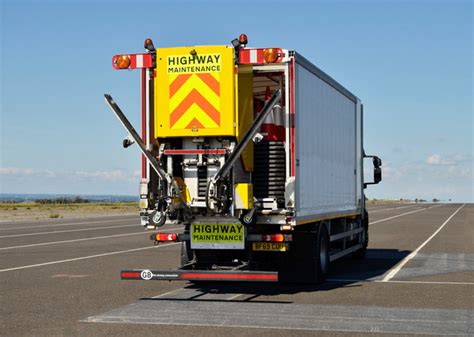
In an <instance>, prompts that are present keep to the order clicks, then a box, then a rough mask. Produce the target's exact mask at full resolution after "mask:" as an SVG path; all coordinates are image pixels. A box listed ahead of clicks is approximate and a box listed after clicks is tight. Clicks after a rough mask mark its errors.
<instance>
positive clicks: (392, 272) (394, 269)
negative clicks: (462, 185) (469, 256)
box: [382, 204, 466, 282]
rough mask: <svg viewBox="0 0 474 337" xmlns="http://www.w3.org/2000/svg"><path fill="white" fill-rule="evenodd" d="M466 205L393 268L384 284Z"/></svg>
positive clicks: (383, 280) (384, 279) (385, 278)
mask: <svg viewBox="0 0 474 337" xmlns="http://www.w3.org/2000/svg"><path fill="white" fill-rule="evenodd" d="M465 205H466V204H463V205H462V206H460V207H459V208H458V209H457V210H455V211H454V213H452V214H451V215H450V216H449V217H448V218H447V219H446V221H445V222H443V224H442V225H441V226H440V227H439V228H438V229H437V230H436V231H435V232H434V233H433V234H432V235H431V236H430V237H429V238H428V239H426V240H425V241H424V242H423V243H422V244H421V245H420V246H418V248H417V249H415V250H414V251H413V252H411V253H410V254H409V255H407V256H406V257H405V258H404V259H403V260H402V261H400V262H399V263H398V264H397V265H395V267H393V268H392V269H391V270H389V271H388V273H387V275H385V277H384V278H383V279H382V282H387V281H390V280H391V279H392V278H393V277H395V275H396V274H397V273H398V272H399V271H400V270H401V269H402V268H403V267H404V266H405V265H406V264H407V263H408V262H409V261H410V260H411V259H413V258H414V257H415V256H416V254H418V252H419V251H420V250H421V249H422V248H423V247H424V246H426V245H427V244H428V243H429V242H430V241H431V239H433V238H434V237H435V236H436V234H438V233H439V232H440V231H441V230H442V229H443V228H444V226H446V225H447V224H448V222H449V221H450V220H451V219H452V218H453V217H454V216H455V215H456V214H457V213H458V212H459V211H460V210H461V209H462V208H463V207H464V206H465Z"/></svg>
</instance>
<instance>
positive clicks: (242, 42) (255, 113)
mask: <svg viewBox="0 0 474 337" xmlns="http://www.w3.org/2000/svg"><path fill="white" fill-rule="evenodd" d="M247 44H248V41H247V36H246V35H245V34H242V35H240V37H239V38H237V39H234V40H232V41H231V44H230V45H217V46H185V47H172V48H155V46H154V44H153V42H152V40H151V39H146V40H145V44H144V47H145V50H146V51H145V52H144V53H141V54H119V55H115V56H113V58H112V66H113V68H114V69H117V70H123V69H139V70H140V71H141V94H142V102H141V117H142V125H141V130H140V134H139V133H138V132H137V131H136V130H135V129H134V127H133V126H132V125H131V124H130V122H129V120H128V119H127V117H126V116H125V114H124V113H123V112H122V110H121V109H120V108H119V106H118V105H117V103H116V102H115V101H114V99H113V98H112V97H111V96H110V95H105V98H106V103H107V104H108V105H109V107H110V108H111V110H112V111H113V112H114V113H115V115H116V116H117V117H118V119H119V121H120V122H121V124H122V125H123V126H124V127H125V130H126V132H127V134H128V135H127V137H126V138H125V139H124V140H123V146H124V147H129V146H130V145H132V144H134V143H136V145H137V146H138V147H139V149H140V151H141V154H142V178H141V181H140V187H139V198H140V199H139V206H140V219H141V225H142V226H143V227H144V228H145V229H146V230H150V231H152V234H151V239H152V240H153V241H154V243H155V244H169V243H170V242H179V243H180V244H181V262H182V263H181V266H180V267H179V268H177V269H176V270H163V269H160V268H159V267H160V266H150V268H149V269H132V270H123V271H122V273H121V277H122V279H126V280H191V281H211V280H213V281H267V282H277V281H280V282H305V283H307V282H310V283H318V282H322V281H323V280H324V277H325V275H326V273H327V270H328V266H329V263H330V262H331V261H334V260H336V259H338V258H341V257H343V256H346V255H352V256H354V257H359V258H361V257H364V255H365V251H366V249H367V244H368V213H367V210H366V208H365V197H364V189H365V188H366V187H367V185H369V184H376V183H378V182H379V181H380V180H381V165H382V163H381V160H380V159H379V158H378V157H377V156H367V155H365V153H364V149H363V137H362V136H363V135H362V131H363V128H362V125H363V124H362V115H363V106H362V104H361V101H360V100H359V99H358V98H357V97H356V96H354V95H353V94H352V93H351V92H350V91H348V90H347V89H345V88H344V87H343V86H342V85H340V84H339V83H338V82H336V81H335V80H334V79H333V78H331V77H330V76H329V75H327V74H326V73H324V72H323V71H322V70H320V69H319V68H318V67H316V66H315V65H314V64H312V63H311V62H310V61H308V60H307V59H306V58H304V57H303V56H301V55H300V54H298V53H297V52H295V51H293V50H288V49H282V48H275V47H272V48H253V47H247ZM368 157H369V158H371V159H372V162H373V165H374V179H373V180H372V181H370V182H365V181H364V174H363V168H364V166H363V161H364V158H368ZM150 253H151V254H159V252H155V251H150Z"/></svg>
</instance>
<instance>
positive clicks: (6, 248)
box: [0, 227, 181, 250]
mask: <svg viewBox="0 0 474 337" xmlns="http://www.w3.org/2000/svg"><path fill="white" fill-rule="evenodd" d="M168 229H169V230H172V229H173V230H174V229H181V227H173V228H168ZM158 233H159V232H158ZM140 234H150V233H147V232H136V233H135V232H134V233H125V234H114V235H105V236H94V237H91V238H82V239H72V240H62V241H51V242H41V243H33V244H29V245H21V246H10V247H2V248H0V250H9V249H18V248H30V247H38V246H47V245H56V244H61V243H70V242H82V241H91V240H100V239H108V238H117V237H123V236H132V235H140Z"/></svg>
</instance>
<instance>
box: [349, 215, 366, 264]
mask: <svg viewBox="0 0 474 337" xmlns="http://www.w3.org/2000/svg"><path fill="white" fill-rule="evenodd" d="M364 213H365V217H364V219H363V220H362V227H363V228H364V231H363V232H362V235H361V239H360V240H359V242H358V243H361V244H362V248H360V249H358V250H356V251H355V252H354V253H352V257H353V258H354V259H356V260H361V259H365V257H366V255H367V246H368V245H369V214H368V213H367V210H365V211H364Z"/></svg>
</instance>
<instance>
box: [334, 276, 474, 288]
mask: <svg viewBox="0 0 474 337" xmlns="http://www.w3.org/2000/svg"><path fill="white" fill-rule="evenodd" d="M326 281H328V282H343V283H346V282H362V283H407V284H432V285H433V284H434V285H436V284H440V285H469V286H474V282H449V281H416V280H389V281H384V280H370V279H366V280H364V279H350V278H329V279H326Z"/></svg>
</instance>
